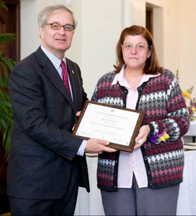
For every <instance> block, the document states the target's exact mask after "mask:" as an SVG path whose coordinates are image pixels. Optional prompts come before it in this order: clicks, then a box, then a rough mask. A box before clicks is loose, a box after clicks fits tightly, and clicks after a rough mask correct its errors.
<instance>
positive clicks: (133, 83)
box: [126, 75, 143, 87]
mask: <svg viewBox="0 0 196 216" xmlns="http://www.w3.org/2000/svg"><path fill="white" fill-rule="evenodd" d="M142 77H143V75H142V76H141V77H140V78H139V79H138V80H137V81H136V82H131V81H130V80H128V79H126V80H127V81H128V83H129V85H131V86H133V87H135V86H136V84H138V83H139V82H140V81H141V79H142Z"/></svg>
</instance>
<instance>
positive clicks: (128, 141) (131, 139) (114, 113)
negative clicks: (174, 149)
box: [73, 101, 145, 152]
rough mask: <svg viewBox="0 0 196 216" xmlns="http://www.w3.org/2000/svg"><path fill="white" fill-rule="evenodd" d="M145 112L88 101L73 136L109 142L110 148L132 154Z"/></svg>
mask: <svg viewBox="0 0 196 216" xmlns="http://www.w3.org/2000/svg"><path fill="white" fill-rule="evenodd" d="M144 113H145V112H144V111H137V110H132V109H127V108H122V107H117V106H111V105H106V104H101V103H97V102H92V101H86V102H85V104H84V107H83V109H82V111H81V114H80V117H79V119H78V121H77V123H76V125H75V128H74V131H73V134H75V135H76V136H78V137H81V138H82V139H85V140H88V139H89V138H98V139H104V140H108V141H109V142H110V144H109V145H108V146H109V147H112V148H115V149H119V150H123V151H128V152H132V151H133V148H134V145H135V138H136V136H137V135H138V131H139V129H140V127H141V124H142V120H143V117H144Z"/></svg>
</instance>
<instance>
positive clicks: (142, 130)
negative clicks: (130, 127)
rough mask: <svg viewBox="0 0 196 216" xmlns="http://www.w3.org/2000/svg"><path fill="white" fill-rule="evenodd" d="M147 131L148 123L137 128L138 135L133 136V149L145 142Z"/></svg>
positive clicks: (148, 128)
mask: <svg viewBox="0 0 196 216" xmlns="http://www.w3.org/2000/svg"><path fill="white" fill-rule="evenodd" d="M149 133H150V127H149V125H143V126H142V127H141V128H140V130H139V134H138V136H137V137H136V138H135V147H134V149H137V148H139V147H141V146H142V145H143V144H144V142H146V140H147V137H148V134H149Z"/></svg>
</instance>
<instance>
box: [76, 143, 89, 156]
mask: <svg viewBox="0 0 196 216" xmlns="http://www.w3.org/2000/svg"><path fill="white" fill-rule="evenodd" d="M86 143H87V141H86V140H83V141H82V143H81V145H80V148H79V150H78V152H77V155H79V156H83V155H84V150H85V148H86Z"/></svg>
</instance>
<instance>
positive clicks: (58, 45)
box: [39, 10, 74, 59]
mask: <svg viewBox="0 0 196 216" xmlns="http://www.w3.org/2000/svg"><path fill="white" fill-rule="evenodd" d="M51 23H59V24H60V25H73V17H72V15H71V14H70V13H69V12H68V11H65V10H56V11H54V12H53V13H52V14H51V16H50V17H49V19H48V21H47V24H51ZM39 32H40V36H41V39H42V45H43V46H44V47H45V48H46V49H47V50H49V51H50V52H51V53H53V54H54V55H55V56H56V57H58V58H59V59H62V58H63V56H64V53H65V51H66V50H67V49H69V48H70V46H71V43H72V38H73V34H74V30H72V31H65V30H64V28H63V27H61V28H60V29H59V30H54V29H52V27H51V25H46V26H45V27H44V28H42V27H40V28H39Z"/></svg>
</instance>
